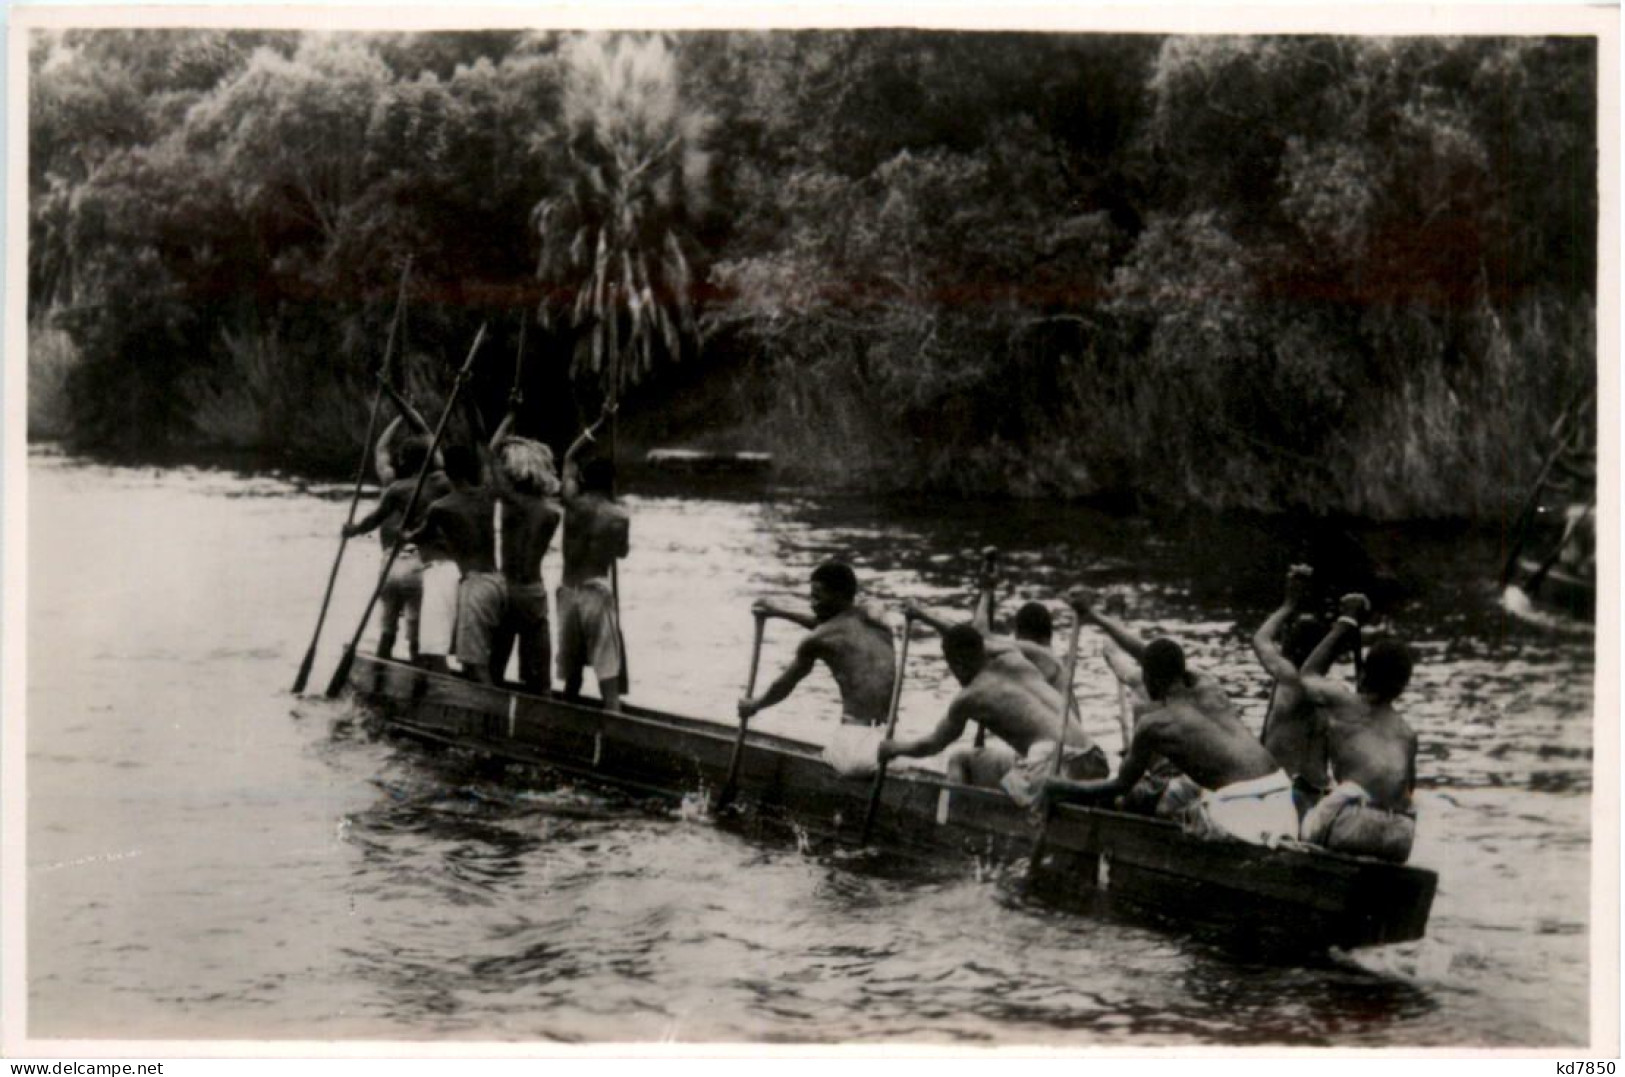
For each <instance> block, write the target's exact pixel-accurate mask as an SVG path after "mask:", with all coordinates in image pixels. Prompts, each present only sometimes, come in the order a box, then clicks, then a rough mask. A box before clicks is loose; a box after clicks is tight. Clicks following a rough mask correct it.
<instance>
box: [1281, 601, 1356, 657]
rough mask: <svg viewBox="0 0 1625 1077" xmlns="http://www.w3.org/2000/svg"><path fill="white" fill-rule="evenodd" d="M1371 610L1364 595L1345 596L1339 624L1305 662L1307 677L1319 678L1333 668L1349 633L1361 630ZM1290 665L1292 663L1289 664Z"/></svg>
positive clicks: (1338, 619)
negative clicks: (1361, 625) (1362, 623)
mask: <svg viewBox="0 0 1625 1077" xmlns="http://www.w3.org/2000/svg"><path fill="white" fill-rule="evenodd" d="M1370 609H1371V603H1370V601H1369V600H1367V599H1366V597H1365V596H1364V595H1358V594H1349V595H1344V596H1343V600H1342V602H1341V603H1340V604H1339V612H1338V617H1337V623H1336V624H1334V625H1332V628H1331V631H1330V632H1327V633H1326V635H1325V636H1324V637H1322V639H1321V641H1320V642H1319V643H1318V644H1316V646H1315V649H1314V650H1313V651H1311V652H1310V654H1309V657H1308V658H1305V659H1304V660H1303V674H1304V676H1306V677H1318V676H1320V675H1321V674H1323V673H1325V672H1326V671H1327V670H1328V669H1330V668H1331V665H1332V659H1333V658H1335V657H1337V652H1338V651H1340V650H1342V649H1343V641H1344V640H1346V639H1348V637H1349V633H1351V632H1356V631H1358V630H1359V628H1360V618H1361V617H1363V616H1364V615H1365V614H1366V612H1367V611H1369V610H1370ZM1289 664H1290V663H1289Z"/></svg>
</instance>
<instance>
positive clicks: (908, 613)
mask: <svg viewBox="0 0 1625 1077" xmlns="http://www.w3.org/2000/svg"><path fill="white" fill-rule="evenodd" d="M903 616H905V617H908V618H911V619H913V620H916V621H919V622H920V623H921V624H923V625H926V626H927V627H929V628H931V629H934V630H935V631H936V632H937V634H938V635H940V634H942V633H944V632H946V631H948V629H950V628H952V627H953V626H954V622H952V621H950V620H948V619H947V618H946V617H938V616H937V615H936V614H934V613H932V612H931V611H929V610H927V609H926V608H925V607H924V606H922V605H920V604H919V603H918V602H916V601H914V600H913V599H912V598H911V599H909V600H908V601H906V602H904V603H903ZM972 623H974V622H972ZM976 629H977V631H979V632H981V633H982V634H983V635H984V636H985V635H987V630H986V629H985V628H983V627H982V626H981V625H976Z"/></svg>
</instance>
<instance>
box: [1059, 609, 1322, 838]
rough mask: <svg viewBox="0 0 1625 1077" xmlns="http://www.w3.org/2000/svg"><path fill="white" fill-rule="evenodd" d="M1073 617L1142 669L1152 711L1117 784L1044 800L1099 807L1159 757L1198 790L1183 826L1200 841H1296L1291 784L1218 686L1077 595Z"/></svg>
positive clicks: (1072, 785) (1169, 649)
mask: <svg viewBox="0 0 1625 1077" xmlns="http://www.w3.org/2000/svg"><path fill="white" fill-rule="evenodd" d="M1067 602H1068V604H1070V605H1071V606H1072V608H1073V609H1074V610H1075V611H1077V614H1078V616H1079V617H1082V618H1085V619H1087V620H1090V621H1093V622H1094V623H1095V624H1096V625H1098V626H1100V628H1101V629H1102V630H1104V631H1105V633H1106V634H1107V635H1108V636H1110V637H1111V638H1112V640H1113V641H1114V642H1115V643H1116V644H1117V645H1118V646H1119V647H1121V648H1123V649H1124V650H1125V651H1127V652H1128V653H1129V655H1131V656H1132V657H1133V658H1135V659H1136V660H1138V662H1139V664H1140V673H1141V680H1142V682H1143V684H1144V687H1145V692H1146V694H1147V696H1149V698H1150V700H1151V703H1152V704H1153V706H1152V707H1151V708H1150V709H1147V710H1145V711H1144V713H1142V714H1141V715H1140V717H1139V720H1138V721H1137V722H1136V723H1135V728H1134V740H1133V743H1132V744H1131V745H1130V746H1129V751H1128V755H1127V757H1126V758H1125V759H1124V760H1123V765H1122V768H1121V769H1120V770H1119V771H1118V772H1117V775H1116V777H1113V778H1110V779H1106V780H1101V781H1088V782H1076V781H1069V780H1067V779H1064V778H1062V779H1054V780H1051V781H1050V782H1048V783H1046V787H1045V790H1046V793H1048V794H1049V795H1052V796H1056V797H1058V798H1059V799H1062V800H1085V801H1095V802H1099V801H1102V800H1109V799H1110V798H1112V797H1115V796H1119V795H1121V794H1124V793H1127V792H1128V791H1129V790H1131V789H1132V788H1134V784H1135V782H1137V781H1138V780H1139V778H1140V776H1141V775H1142V774H1144V773H1145V772H1146V770H1147V769H1148V768H1149V767H1150V765H1151V763H1152V762H1153V761H1154V760H1155V758H1156V757H1157V756H1159V755H1160V756H1164V757H1166V758H1167V760H1168V761H1169V762H1170V763H1172V764H1173V765H1174V766H1176V767H1178V768H1179V769H1180V770H1181V771H1183V772H1184V774H1185V775H1186V777H1185V778H1184V779H1179V780H1181V781H1192V782H1194V783H1195V784H1196V785H1198V786H1200V787H1201V790H1202V792H1201V794H1200V796H1199V798H1198V799H1197V801H1196V803H1194V804H1192V805H1191V806H1190V807H1188V808H1186V809H1185V812H1184V813H1183V815H1182V818H1181V822H1182V823H1183V824H1184V825H1185V827H1186V829H1187V830H1190V831H1192V832H1194V833H1198V834H1201V835H1204V836H1211V837H1219V836H1228V837H1233V838H1239V839H1241V840H1242V841H1248V842H1253V843H1255V844H1260V845H1267V844H1273V843H1275V842H1277V841H1280V840H1283V839H1292V838H1296V837H1297V835H1298V814H1297V811H1296V810H1295V809H1294V808H1293V806H1292V779H1290V778H1288V777H1287V775H1286V772H1285V771H1284V770H1282V769H1281V768H1280V765H1279V764H1277V763H1276V761H1275V758H1274V757H1273V756H1271V755H1270V753H1269V752H1268V751H1267V750H1266V749H1265V748H1264V746H1263V745H1262V744H1260V743H1259V742H1258V740H1257V739H1255V738H1254V737H1253V735H1252V734H1251V733H1250V732H1248V730H1247V727H1246V726H1244V725H1242V724H1241V719H1240V718H1238V717H1237V715H1236V710H1235V707H1234V705H1233V704H1232V703H1231V702H1230V699H1229V698H1228V697H1227V696H1226V695H1225V693H1224V689H1223V688H1221V687H1220V685H1219V683H1218V681H1216V680H1214V679H1213V678H1212V677H1211V676H1209V675H1207V674H1205V673H1197V672H1192V671H1190V670H1187V669H1186V668H1185V652H1184V651H1183V650H1181V649H1180V646H1179V644H1177V643H1175V642H1174V641H1173V640H1171V639H1156V640H1152V641H1151V642H1150V643H1147V642H1145V641H1144V640H1142V639H1140V638H1139V637H1138V636H1137V635H1135V634H1134V633H1133V632H1131V631H1129V630H1128V629H1127V628H1126V627H1124V626H1123V625H1122V624H1120V623H1118V622H1117V621H1116V620H1115V619H1113V618H1111V617H1108V616H1106V615H1105V614H1103V613H1101V612H1100V611H1099V610H1096V609H1095V608H1094V603H1093V597H1092V596H1091V595H1090V594H1089V592H1088V591H1086V590H1084V589H1082V588H1074V589H1073V590H1072V591H1070V592H1069V593H1068V594H1067Z"/></svg>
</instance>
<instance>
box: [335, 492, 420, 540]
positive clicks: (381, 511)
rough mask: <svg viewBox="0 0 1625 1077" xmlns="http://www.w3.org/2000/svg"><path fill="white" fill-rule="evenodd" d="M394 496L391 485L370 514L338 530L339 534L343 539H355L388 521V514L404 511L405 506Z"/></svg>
mask: <svg viewBox="0 0 1625 1077" xmlns="http://www.w3.org/2000/svg"><path fill="white" fill-rule="evenodd" d="M394 495H395V486H394V485H393V484H391V485H390V487H389V489H387V490H385V491H384V496H383V497H380V498H379V499H378V504H377V505H376V506H374V508H373V510H372V511H371V512H369V513H367V515H365V516H363V517H362V518H361V519H359V520H357V521H356V522H355V523H353V524H349V525H348V526H346V527H343V528H340V532H341V533H342V534H343V535H344V537H345V538H355V537H356V536H357V535H365V534H366V533H367V532H368V531H371V530H372V529H373V528H375V527H377V526H378V525H379V524H381V523H383V522H384V521H385V520H386V519H388V518H389V514H390V513H392V512H400V511H402V510H404V509H405V508H406V506H405V505H404V504H401V503H400V501H401V499H400V498H399V497H397V496H394Z"/></svg>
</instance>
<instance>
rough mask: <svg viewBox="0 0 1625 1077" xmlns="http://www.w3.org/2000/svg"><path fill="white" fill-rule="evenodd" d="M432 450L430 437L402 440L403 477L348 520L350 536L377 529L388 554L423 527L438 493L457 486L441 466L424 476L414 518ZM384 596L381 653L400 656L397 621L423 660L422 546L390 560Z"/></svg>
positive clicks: (399, 459) (409, 649) (398, 451)
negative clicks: (403, 535)
mask: <svg viewBox="0 0 1625 1077" xmlns="http://www.w3.org/2000/svg"><path fill="white" fill-rule="evenodd" d="M428 455H429V443H428V441H426V440H424V439H421V438H408V439H407V440H406V441H404V442H402V443H401V445H400V446H399V447H398V448H397V449H396V450H395V457H396V460H395V463H396V464H397V465H398V467H399V469H400V474H401V476H402V477H400V478H397V479H395V480H393V481H392V482H390V483H389V485H388V486H386V487H385V488H384V492H383V494H382V495H380V496H379V498H378V506H377V507H376V508H374V509H373V510H372V511H371V512H370V513H368V514H367V515H366V516H364V517H362V518H361V519H359V520H357V521H356V522H355V523H353V524H347V525H345V527H344V528H343V532H344V537H345V538H354V537H356V536H357V535H365V534H366V533H367V532H369V531H371V530H373V529H374V528H377V529H378V537H379V538H380V539H381V540H382V541H383V545H384V556H385V557H388V556H389V551H390V550H393V549H394V548H395V540H396V539H397V538H399V537H400V534H401V532H402V531H407V530H411V529H413V528H415V527H418V526H420V525H421V524H422V523H423V518H424V517H425V516H426V515H427V513H428V508H429V505H430V504H431V503H432V502H433V501H434V500H435V499H436V498H439V497H442V496H444V495H445V494H447V493H449V492H450V491H451V485H450V483H448V482H447V481H446V477H445V475H443V474H442V473H441V472H439V471H435V472H433V473H432V474H430V475H429V477H428V478H427V479H425V480H424V481H423V491H422V493H420V494H419V495H418V500H417V506H416V507H415V508H414V509H413V511H412V519H411V520H407V519H406V506H407V503H408V502H410V501H411V500H412V492H413V490H415V489H416V488H417V480H418V472H419V470H421V469H422V467H423V464H424V461H425V460H426V459H427V458H428ZM378 597H379V604H380V606H381V607H382V610H383V612H382V615H381V616H382V625H381V627H380V628H379V631H378V656H379V657H380V658H391V657H393V656H394V653H395V639H396V635H397V626H398V625H399V624H401V623H402V622H404V623H405V625H406V649H407V653H408V655H409V656H410V657H411V659H412V661H414V662H415V661H417V658H418V611H419V608H420V606H421V605H422V601H423V559H422V557H421V556H420V555H419V552H418V548H417V547H416V546H410V545H408V546H403V547H402V548H401V551H400V553H399V554H397V555H396V557H395V561H394V563H393V564H391V565H390V568H389V578H388V579H386V580H385V581H384V587H383V590H382V591H380V592H379V596H378Z"/></svg>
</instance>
